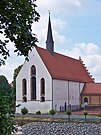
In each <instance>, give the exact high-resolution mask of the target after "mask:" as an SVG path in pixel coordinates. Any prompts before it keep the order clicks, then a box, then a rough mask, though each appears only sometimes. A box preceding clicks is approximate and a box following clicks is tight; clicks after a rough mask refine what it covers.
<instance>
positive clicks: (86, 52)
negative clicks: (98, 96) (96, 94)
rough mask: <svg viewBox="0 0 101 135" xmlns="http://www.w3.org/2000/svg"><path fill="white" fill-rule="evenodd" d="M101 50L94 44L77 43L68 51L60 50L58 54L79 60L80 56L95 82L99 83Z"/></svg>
mask: <svg viewBox="0 0 101 135" xmlns="http://www.w3.org/2000/svg"><path fill="white" fill-rule="evenodd" d="M100 52H101V48H100V47H99V46H97V45H96V44H94V43H87V44H85V43H79V44H76V45H75V47H74V48H72V49H71V50H70V51H68V50H61V51H60V53H62V54H65V55H68V56H70V57H73V58H77V59H79V56H81V58H82V60H83V61H84V64H85V65H86V66H87V68H88V70H89V71H90V73H91V74H92V75H93V77H94V78H95V80H96V81H100V82H101V54H100Z"/></svg>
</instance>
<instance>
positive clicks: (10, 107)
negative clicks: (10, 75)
mask: <svg viewBox="0 0 101 135" xmlns="http://www.w3.org/2000/svg"><path fill="white" fill-rule="evenodd" d="M14 108H15V105H14V102H13V96H12V89H11V87H10V85H9V83H8V81H7V79H6V77H5V76H3V75H1V76H0V135H11V131H12V127H13V125H14V123H13V118H12V117H11V114H14Z"/></svg>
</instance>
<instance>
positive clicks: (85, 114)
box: [83, 111, 88, 121]
mask: <svg viewBox="0 0 101 135" xmlns="http://www.w3.org/2000/svg"><path fill="white" fill-rule="evenodd" d="M83 115H84V116H85V121H87V115H88V112H87V111H84V112H83Z"/></svg>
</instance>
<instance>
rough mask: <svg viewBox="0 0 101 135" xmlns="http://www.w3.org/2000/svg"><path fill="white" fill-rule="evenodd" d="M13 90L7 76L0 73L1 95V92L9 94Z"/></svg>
mask: <svg viewBox="0 0 101 135" xmlns="http://www.w3.org/2000/svg"><path fill="white" fill-rule="evenodd" d="M10 92H11V87H10V85H9V83H8V80H7V79H6V77H5V76H3V75H0V95H1V94H3V93H4V94H9V93H10Z"/></svg>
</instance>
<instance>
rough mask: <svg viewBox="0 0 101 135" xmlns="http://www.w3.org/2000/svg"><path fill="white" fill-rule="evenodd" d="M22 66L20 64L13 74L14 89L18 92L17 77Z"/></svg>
mask: <svg viewBox="0 0 101 135" xmlns="http://www.w3.org/2000/svg"><path fill="white" fill-rule="evenodd" d="M21 68H22V65H20V66H18V67H17V68H16V69H14V74H13V82H12V83H13V89H14V92H16V77H17V75H18V73H19V72H20V70H21Z"/></svg>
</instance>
